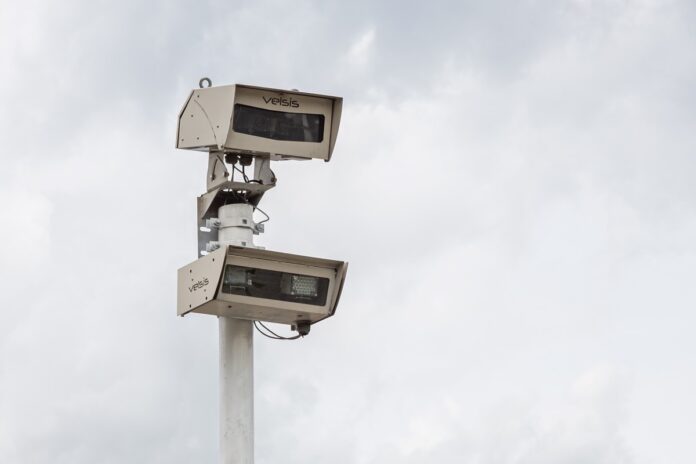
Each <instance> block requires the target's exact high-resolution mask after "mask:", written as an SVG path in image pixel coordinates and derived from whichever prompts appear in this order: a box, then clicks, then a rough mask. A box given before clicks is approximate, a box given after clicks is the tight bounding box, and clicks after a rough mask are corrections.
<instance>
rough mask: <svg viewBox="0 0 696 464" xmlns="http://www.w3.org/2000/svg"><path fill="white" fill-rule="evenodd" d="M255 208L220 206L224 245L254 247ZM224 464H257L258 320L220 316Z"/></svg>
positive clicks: (221, 458)
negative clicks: (255, 335) (256, 346)
mask: <svg viewBox="0 0 696 464" xmlns="http://www.w3.org/2000/svg"><path fill="white" fill-rule="evenodd" d="M253 212H254V210H253V207H252V206H250V205H248V204H230V205H225V206H222V207H220V209H219V210H218V218H220V231H219V238H218V240H219V242H220V246H225V245H236V246H246V247H252V248H253V247H254V234H253V230H252V227H253V218H252V215H253ZM218 324H219V329H220V464H253V463H254V323H253V322H252V321H247V320H243V319H234V318H231V317H224V316H220V317H219V318H218Z"/></svg>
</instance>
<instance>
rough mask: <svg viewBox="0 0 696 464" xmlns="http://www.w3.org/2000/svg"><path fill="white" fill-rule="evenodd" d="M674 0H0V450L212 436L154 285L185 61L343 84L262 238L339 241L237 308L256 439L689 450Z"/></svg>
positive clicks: (683, 151) (605, 454)
mask: <svg viewBox="0 0 696 464" xmlns="http://www.w3.org/2000/svg"><path fill="white" fill-rule="evenodd" d="M694 24H696V6H694V3H693V2H690V1H688V0H684V1H677V0H674V1H669V0H665V1H661V0H575V1H541V0H539V1H532V0H525V1H519V2H518V1H487V2H474V1H466V2H465V1H452V2H445V1H442V2H397V1H392V2H386V1H385V2H369V1H352V2H339V1H335V2H319V1H304V0H299V1H296V2H292V3H288V2H281V1H277V0H276V1H270V0H262V1H257V2H232V1H225V2H223V1H207V2H203V1H196V2H194V1H177V2H171V1H152V2H141V1H137V0H121V1H118V2H109V1H69V0H68V1H63V2H49V1H42V0H23V1H21V2H20V1H7V0H1V1H0V70H2V71H1V72H0V101H2V106H0V142H1V143H2V144H1V145H0V156H1V160H2V165H1V167H0V289H1V290H2V300H0V462H2V463H18V464H33V463H52V464H81V463H85V464H87V463H89V464H92V463H125V462H128V463H143V464H146V463H175V464H184V463H192V462H216V459H217V426H218V423H217V362H218V359H217V344H218V341H217V321H216V320H215V318H213V317H208V316H192V317H187V318H184V319H182V318H177V317H176V316H175V314H176V313H175V310H176V308H175V299H176V269H177V268H178V267H181V266H182V265H184V264H186V263H188V262H189V261H192V260H193V259H194V258H195V248H196V247H195V241H196V231H195V225H194V224H195V218H194V216H195V197H196V196H197V195H198V194H200V193H202V191H203V190H204V176H205V169H206V159H205V156H204V155H200V154H197V153H190V152H184V151H177V150H175V149H174V139H175V130H176V117H177V114H178V111H179V109H180V108H181V105H182V104H183V103H184V101H185V100H186V98H187V96H188V93H189V92H190V90H191V89H192V88H194V87H196V86H197V83H198V79H199V78H200V77H202V76H204V75H205V76H209V77H211V79H212V80H213V83H214V84H218V85H221V84H230V83H235V82H241V83H249V84H257V85H268V86H275V87H281V88H299V89H302V90H307V91H313V92H319V93H330V94H337V95H341V96H343V97H344V98H345V106H344V115H343V119H342V126H341V130H340V134H339V139H338V143H337V147H336V151H335V153H334V159H333V160H332V162H331V163H329V164H325V163H321V162H286V163H276V165H275V166H274V170H275V172H276V174H277V175H278V177H279V183H278V187H277V188H276V189H274V190H273V191H271V192H269V193H268V194H267V195H266V197H265V198H264V200H263V204H262V207H263V208H264V210H266V211H267V212H268V213H269V214H270V216H271V221H270V223H269V224H268V226H267V232H266V234H265V235H264V236H262V237H261V238H260V239H259V240H258V242H259V244H261V245H264V246H266V247H268V248H270V249H273V250H282V251H287V252H294V253H300V254H308V255H315V256H322V257H331V258H337V259H346V260H348V261H350V272H349V275H348V281H347V284H346V288H345V292H344V296H343V299H342V301H341V305H340V307H339V310H338V313H337V315H336V317H334V318H332V319H330V320H328V321H326V322H323V323H321V324H320V325H318V326H316V327H315V328H314V330H313V331H312V333H311V335H310V336H309V337H308V338H306V339H303V340H302V341H300V342H274V341H270V340H267V339H263V338H261V337H257V339H256V359H255V362H256V370H255V375H256V437H257V441H256V456H257V462H258V463H261V464H265V463H275V462H286V463H290V464H300V463H303V464H304V463H312V462H316V463H320V462H332V463H341V464H343V463H345V464H353V463H356V464H373V463H374V464H376V463H380V464H381V463H408V464H413V463H434V462H437V463H462V462H466V463H481V464H605V463H606V464H610V463H611V464H617V463H628V464H633V463H636V464H638V463H640V464H643V463H645V464H649V463H650V464H651V463H669V464H680V463H693V462H694V460H696V451H694V448H693V446H692V441H693V436H694V431H695V427H694V420H693V418H694V416H696V399H695V397H694V394H693V392H694V391H696V368H695V365H696V340H695V339H694V336H693V335H692V333H693V328H694V325H695V323H696V315H695V314H694V309H695V308H696V285H694V268H695V265H696V245H695V241H694V237H695V236H696V195H695V194H696V187H695V186H694V185H695V184H694V177H695V174H696V158H695V149H696V86H695V85H694V82H695V78H696V53H694V50H696V28H694Z"/></svg>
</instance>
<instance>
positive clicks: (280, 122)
mask: <svg viewBox="0 0 696 464" xmlns="http://www.w3.org/2000/svg"><path fill="white" fill-rule="evenodd" d="M232 128H233V129H234V131H235V132H239V133H240V134H248V135H255V136H256V137H264V138H267V139H273V140H283V141H288V142H321V141H322V140H324V115H323V114H305V113H286V112H284V111H271V110H266V109H263V108H256V107H253V106H247V105H240V104H236V105H234V121H233V122H232Z"/></svg>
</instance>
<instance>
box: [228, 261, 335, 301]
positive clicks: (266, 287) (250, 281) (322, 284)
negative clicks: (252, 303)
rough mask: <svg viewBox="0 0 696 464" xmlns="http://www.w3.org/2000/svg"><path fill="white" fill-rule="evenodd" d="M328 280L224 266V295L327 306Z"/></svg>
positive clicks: (231, 265)
mask: <svg viewBox="0 0 696 464" xmlns="http://www.w3.org/2000/svg"><path fill="white" fill-rule="evenodd" d="M328 291H329V279H327V278H325V277H315V276H308V275H302V274H291V273H287V272H279V271H269V270H268V269H256V268H253V267H245V266H235V265H233V264H228V265H227V266H225V275H224V276H223V278H222V292H223V293H230V294H233V295H245V296H251V297H254V298H268V299H270V300H279V301H291V302H293V303H303V304H311V305H315V306H324V305H325V304H326V295H327V293H328Z"/></svg>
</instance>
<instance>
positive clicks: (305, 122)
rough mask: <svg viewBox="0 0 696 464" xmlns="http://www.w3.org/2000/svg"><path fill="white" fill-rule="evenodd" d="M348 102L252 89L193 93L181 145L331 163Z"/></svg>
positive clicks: (182, 121) (181, 131)
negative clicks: (343, 108)
mask: <svg viewBox="0 0 696 464" xmlns="http://www.w3.org/2000/svg"><path fill="white" fill-rule="evenodd" d="M342 107H343V99H342V98H341V97H333V96H328V95H319V94H313V93H304V92H298V91H295V90H280V89H271V88H267V87H257V86H251V85H242V84H236V85H225V86H219V87H207V88H201V89H196V90H194V91H192V92H191V95H190V96H189V98H188V100H187V101H186V104H185V105H184V108H183V109H182V110H181V113H180V114H179V127H178V131H177V139H176V147H177V148H182V149H189V150H199V151H204V152H213V151H222V152H234V153H243V154H249V155H253V156H256V157H268V158H270V159H274V160H278V159H314V158H316V159H322V160H324V161H329V160H330V159H331V153H332V152H333V149H334V145H335V143H336V137H337V135H338V126H339V124H340V122H341V110H342Z"/></svg>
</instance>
